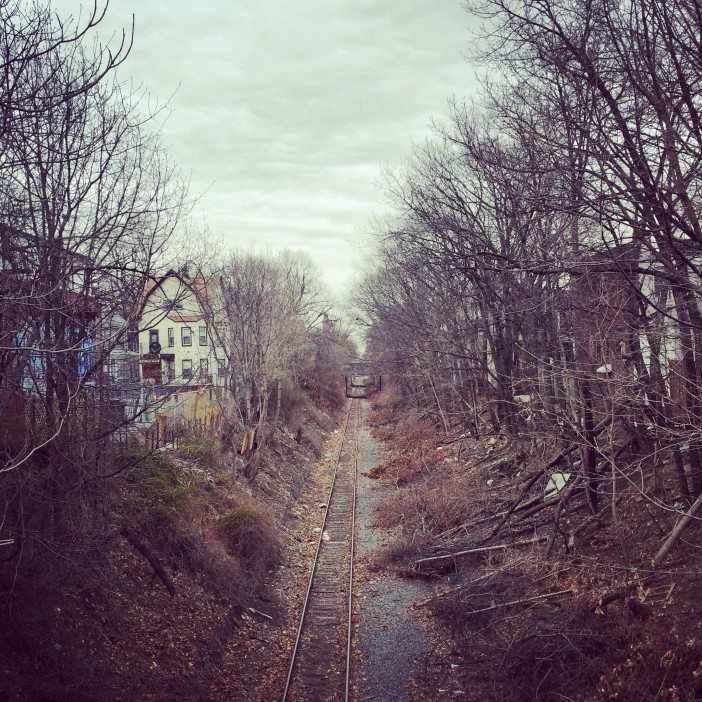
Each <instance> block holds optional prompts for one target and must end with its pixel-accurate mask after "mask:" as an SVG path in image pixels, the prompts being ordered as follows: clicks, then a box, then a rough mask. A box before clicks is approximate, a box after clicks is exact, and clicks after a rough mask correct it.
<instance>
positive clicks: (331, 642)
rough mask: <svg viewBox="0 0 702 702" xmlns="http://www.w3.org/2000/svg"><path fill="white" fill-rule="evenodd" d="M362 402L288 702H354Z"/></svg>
mask: <svg viewBox="0 0 702 702" xmlns="http://www.w3.org/2000/svg"><path fill="white" fill-rule="evenodd" d="M360 425H361V401H360V400H359V399H352V400H350V402H349V408H348V411H347V414H346V419H345V421H344V433H343V436H342V438H341V444H340V446H339V450H338V452H337V455H336V458H335V462H334V473H333V476H332V484H331V488H330V490H329V495H328V498H327V502H326V505H327V506H326V508H325V511H324V518H323V521H322V525H321V528H322V531H321V533H320V535H319V541H318V542H317V550H316V552H315V555H314V561H313V564H312V572H311V574H310V579H309V583H308V585H307V592H306V595H305V601H304V604H303V606H302V613H301V615H300V623H299V626H298V629H297V636H296V639H295V646H294V648H293V652H292V657H291V660H290V668H289V670H288V677H287V679H286V681H285V690H284V692H283V698H282V699H283V702H303V701H304V702H317V701H319V702H335V701H336V700H343V701H344V702H348V700H349V680H350V674H351V640H352V632H353V629H352V621H351V619H352V613H353V609H352V596H353V556H354V545H355V544H354V532H355V520H356V484H357V474H358V435H359V429H360Z"/></svg>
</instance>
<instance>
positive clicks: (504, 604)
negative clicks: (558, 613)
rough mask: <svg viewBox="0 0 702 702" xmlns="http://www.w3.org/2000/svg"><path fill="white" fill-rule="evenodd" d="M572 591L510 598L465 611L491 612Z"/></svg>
mask: <svg viewBox="0 0 702 702" xmlns="http://www.w3.org/2000/svg"><path fill="white" fill-rule="evenodd" d="M572 592H573V590H572V588H568V589H567V590H558V591H557V592H547V593H545V594H543V595H536V596H535V597H525V598H523V599H521V600H510V601H509V602H502V603H500V604H494V605H490V606H489V607H483V608H481V609H474V610H472V611H470V612H465V615H466V616H467V615H470V614H482V613H483V612H491V611H493V610H495V609H501V608H502V607H510V606H511V605H517V604H527V603H529V602H538V601H539V600H547V599H549V598H550V597H558V596H559V595H566V594H569V593H572Z"/></svg>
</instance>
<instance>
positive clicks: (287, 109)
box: [56, 0, 475, 293]
mask: <svg viewBox="0 0 702 702" xmlns="http://www.w3.org/2000/svg"><path fill="white" fill-rule="evenodd" d="M82 4H83V7H84V8H85V6H86V2H85V0H83V3H82ZM87 4H88V6H90V3H89V2H88V3H87ZM56 6H57V8H58V9H59V12H60V14H62V15H63V16H66V15H67V14H75V13H77V12H78V10H79V8H80V6H81V2H79V1H78V0H57V3H56ZM132 12H133V13H134V14H135V16H136V36H135V45H134V49H133V52H132V54H131V56H130V57H129V59H128V62H127V63H126V64H125V66H124V67H123V69H121V72H120V75H121V76H122V77H125V76H133V77H134V79H135V80H137V81H140V82H143V83H144V85H145V86H146V87H147V88H148V89H149V91H150V92H151V94H152V95H153V96H154V97H155V98H157V99H159V100H165V99H167V98H168V97H169V96H170V95H171V94H173V93H174V95H173V97H172V99H171V102H170V105H171V108H172V110H173V112H172V115H171V116H170V117H169V119H168V121H167V123H166V125H165V130H164V142H165V144H166V145H167V147H168V149H169V152H170V153H171V154H172V156H173V158H174V160H175V161H176V162H177V163H178V164H179V165H180V166H181V167H182V168H183V169H184V170H185V171H186V172H187V173H189V174H190V176H191V182H192V185H193V191H194V192H195V193H205V194H204V195H203V197H202V199H201V201H200V203H199V206H198V211H199V213H201V214H202V215H204V216H205V218H206V219H207V221H208V222H209V225H210V228H211V229H212V230H213V231H215V232H216V233H221V235H222V237H223V238H224V239H225V240H226V241H228V242H232V243H234V244H236V245H239V246H251V245H253V246H256V247H259V248H264V249H270V248H273V249H276V248H293V249H302V250H305V251H308V252H309V253H310V254H311V255H312V257H313V258H314V260H315V261H317V262H318V263H319V264H320V266H321V268H322V270H323V272H324V277H325V279H326V281H327V282H328V284H329V285H330V286H331V287H332V289H334V290H335V291H336V292H339V293H343V292H344V290H345V287H346V285H347V283H348V280H349V276H350V274H351V273H352V272H353V270H354V268H355V267H356V266H357V265H358V261H359V257H360V249H361V248H362V242H363V232H364V230H365V229H366V228H367V223H368V221H369V220H370V219H371V217H372V216H373V215H376V214H381V213H382V211H383V205H384V203H383V192H382V187H381V179H380V174H381V171H382V170H383V168H384V167H385V166H388V165H389V166H393V165H397V164H400V163H401V162H402V160H403V158H404V157H405V156H406V155H407V154H408V153H409V151H410V149H411V146H412V141H413V140H415V141H417V140H421V139H422V137H423V135H424V134H426V132H427V130H428V127H429V125H430V121H431V117H432V115H437V116H438V115H441V113H442V112H443V111H444V110H445V106H446V103H447V100H448V98H450V97H451V96H452V95H467V94H469V93H470V92H471V90H473V89H474V85H475V83H474V79H473V75H472V70H471V68H470V66H469V65H468V64H467V63H466V61H465V59H464V55H465V53H466V50H467V48H468V45H469V41H470V33H469V27H470V24H471V21H472V20H471V18H470V17H469V15H468V14H467V13H466V12H465V10H464V9H463V0H200V1H199V2H194V1H193V0H189V1H186V0H170V2H164V1H163V0H138V1H137V0H111V2H110V7H109V26H111V27H112V26H121V25H128V24H129V22H130V15H131V13H132Z"/></svg>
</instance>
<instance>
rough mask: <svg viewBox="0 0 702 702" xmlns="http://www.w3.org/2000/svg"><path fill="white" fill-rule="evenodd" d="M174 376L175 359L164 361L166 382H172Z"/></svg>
mask: <svg viewBox="0 0 702 702" xmlns="http://www.w3.org/2000/svg"><path fill="white" fill-rule="evenodd" d="M183 375H185V361H183ZM174 378H175V361H166V382H168V383H172V382H173V380H174Z"/></svg>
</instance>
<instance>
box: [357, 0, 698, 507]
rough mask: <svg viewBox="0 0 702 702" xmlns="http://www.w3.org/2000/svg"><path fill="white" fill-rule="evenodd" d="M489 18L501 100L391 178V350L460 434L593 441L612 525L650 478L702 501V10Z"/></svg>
mask: <svg viewBox="0 0 702 702" xmlns="http://www.w3.org/2000/svg"><path fill="white" fill-rule="evenodd" d="M469 6H470V7H469V9H470V10H471V11H472V12H474V13H475V14H476V15H478V16H479V17H480V18H481V28H482V29H481V32H482V34H481V40H480V42H479V44H478V48H477V49H476V53H477V55H478V57H479V58H480V59H481V60H482V61H483V65H484V66H485V67H486V71H485V77H484V80H483V85H482V89H481V91H480V93H479V95H478V96H477V98H476V99H475V100H474V101H473V102H468V101H460V100H454V101H453V103H452V104H451V106H450V109H449V111H448V114H447V116H446V117H445V119H444V120H443V122H442V123H439V124H437V125H436V127H435V129H434V132H433V134H432V136H431V137H430V138H428V139H427V140H426V142H425V143H423V144H421V145H419V146H418V147H416V148H415V150H414V152H413V154H412V156H411V158H410V159H409V160H408V163H407V165H406V166H405V167H404V168H403V169H402V170H401V171H399V172H396V173H394V174H393V175H392V176H391V177H390V178H389V182H388V190H389V193H390V196H391V199H392V202H393V204H394V205H395V209H396V213H397V214H396V217H394V218H393V220H392V221H391V223H390V224H389V225H387V226H382V227H379V228H378V231H377V234H376V241H377V253H376V258H375V263H374V265H373V266H372V270H371V271H370V272H369V273H368V274H367V275H365V277H364V279H363V281H362V284H361V288H360V290H359V294H358V295H357V298H358V305H359V307H360V308H361V309H362V310H363V313H364V314H365V317H366V319H367V321H368V325H369V326H368V348H369V352H370V353H372V354H374V355H375V356H376V358H378V359H381V360H383V361H384V362H385V363H386V365H387V368H388V371H389V372H392V373H394V374H396V375H397V376H398V377H399V378H400V379H401V383H402V385H403V388H404V391H405V393H406V395H407V397H409V398H411V399H412V400H413V401H414V402H415V403H416V404H417V406H419V407H423V408H427V407H428V408H431V409H432V412H433V414H434V416H435V417H436V418H437V421H438V422H439V423H440V425H441V426H442V428H443V430H444V431H445V432H446V433H447V434H449V435H453V436H459V435H460V434H461V433H464V434H465V435H475V436H480V435H482V434H485V433H489V432H495V431H500V432H504V433H506V434H507V435H510V436H512V437H514V438H519V437H521V438H526V439H530V440H533V441H534V442H536V444H537V445H540V446H547V447H553V446H554V445H560V446H565V447H568V446H575V447H576V448H577V452H576V454H575V455H576V456H579V458H578V460H577V461H576V462H575V463H576V468H575V469H574V472H576V473H577V474H578V475H579V476H580V477H581V478H582V480H583V483H584V485H585V486H586V492H587V499H588V503H589V506H590V509H591V510H592V512H595V513H597V512H599V511H600V510H601V509H602V508H603V505H604V504H607V503H608V502H611V501H614V500H615V499H616V495H617V490H616V486H617V485H618V484H619V483H622V484H626V485H631V484H634V483H636V482H637V481H640V480H641V475H642V473H643V474H644V476H645V479H646V480H650V479H653V480H654V482H655V483H656V484H657V485H658V487H659V488H660V493H659V499H660V500H661V501H662V502H663V503H664V504H665V505H666V509H668V508H672V507H671V505H673V504H674V503H675V504H677V500H678V499H679V498H682V499H683V500H685V501H687V502H688V503H689V502H691V501H694V500H695V499H696V498H697V497H698V496H699V495H700V494H701V493H702V435H701V434H700V420H701V419H702V404H701V403H702V395H701V393H700V389H701V387H700V382H701V380H702V364H701V359H702V316H701V309H702V308H701V306H700V302H701V299H700V293H701V292H702V291H701V288H700V264H701V263H702V258H701V257H700V254H701V253H702V229H701V224H702V221H701V219H700V202H701V201H700V184H701V183H702V180H701V179H700V176H701V175H702V172H701V169H702V121H701V119H700V114H701V108H702V99H701V95H700V86H701V85H702V63H701V61H700V57H701V56H702V54H701V53H700V48H701V45H702V34H701V32H700V29H701V27H702V10H701V9H700V6H699V4H698V3H696V2H694V0H672V2H662V1H660V0H641V1H639V0H637V1H636V2H634V1H633V0H631V1H629V0H624V1H617V2H613V1H612V0H485V1H484V2H480V3H478V2H471V3H469ZM554 440H555V441H556V442H557V443H556V444H554ZM663 466H670V467H671V469H670V470H669V471H668V470H664V469H663V468H662V467H663ZM651 476H653V477H652V478H651Z"/></svg>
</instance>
